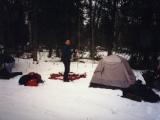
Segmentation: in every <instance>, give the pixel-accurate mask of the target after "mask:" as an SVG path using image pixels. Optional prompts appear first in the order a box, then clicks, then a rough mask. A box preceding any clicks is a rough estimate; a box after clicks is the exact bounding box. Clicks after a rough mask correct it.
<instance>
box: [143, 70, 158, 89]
mask: <svg viewBox="0 0 160 120" xmlns="http://www.w3.org/2000/svg"><path fill="white" fill-rule="evenodd" d="M142 76H143V78H144V80H145V81H146V85H147V86H148V87H150V88H154V89H156V90H158V91H160V69H158V70H156V71H146V72H144V73H143V74H142Z"/></svg>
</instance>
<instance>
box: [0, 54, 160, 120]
mask: <svg viewBox="0 0 160 120" xmlns="http://www.w3.org/2000/svg"><path fill="white" fill-rule="evenodd" d="M42 57H43V56H42ZM96 65H97V64H96V63H93V62H91V61H89V60H88V61H87V60H86V63H77V62H73V63H72V64H71V71H73V72H76V73H84V72H86V73H87V78H83V79H80V80H77V81H74V82H69V83H64V82H62V81H58V80H49V79H48V77H49V75H50V74H51V73H58V72H62V71H63V70H64V68H63V64H62V63H61V62H55V61H53V60H52V61H51V60H50V61H49V60H48V62H46V61H44V60H41V61H40V63H39V64H38V65H37V64H32V60H31V59H30V60H27V59H16V65H15V68H14V71H22V72H23V73H24V74H26V73H28V72H33V71H34V72H38V73H40V74H41V75H42V78H43V80H45V83H44V84H42V85H40V86H38V87H25V86H19V85H18V80H19V78H20V76H17V77H15V78H13V79H10V80H0V120H160V114H159V113H160V103H147V102H136V101H132V100H129V99H125V98H121V97H120V96H121V95H122V92H121V91H120V90H109V89H99V88H88V85H89V82H90V80H91V77H92V74H93V72H94V70H95V67H96ZM135 74H136V76H137V78H139V79H143V78H142V77H141V75H140V72H137V71H135Z"/></svg>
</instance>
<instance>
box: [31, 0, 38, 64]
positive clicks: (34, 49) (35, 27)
mask: <svg viewBox="0 0 160 120" xmlns="http://www.w3.org/2000/svg"><path fill="white" fill-rule="evenodd" d="M32 23H33V24H32V32H33V41H32V42H33V62H37V63H38V57H37V49H38V41H37V5H36V3H34V2H33V13H32Z"/></svg>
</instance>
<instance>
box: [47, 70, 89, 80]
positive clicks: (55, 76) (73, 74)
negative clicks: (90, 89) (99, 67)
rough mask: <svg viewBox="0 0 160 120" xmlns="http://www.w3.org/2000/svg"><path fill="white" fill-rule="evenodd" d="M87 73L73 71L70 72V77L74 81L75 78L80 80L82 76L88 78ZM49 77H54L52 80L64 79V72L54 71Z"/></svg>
mask: <svg viewBox="0 0 160 120" xmlns="http://www.w3.org/2000/svg"><path fill="white" fill-rule="evenodd" d="M86 76H87V75H86V73H83V74H76V73H73V72H70V73H69V75H68V79H69V80H71V81H74V80H79V79H80V78H86ZM49 79H52V80H63V73H60V72H59V73H57V74H56V73H53V74H51V75H50V77H49Z"/></svg>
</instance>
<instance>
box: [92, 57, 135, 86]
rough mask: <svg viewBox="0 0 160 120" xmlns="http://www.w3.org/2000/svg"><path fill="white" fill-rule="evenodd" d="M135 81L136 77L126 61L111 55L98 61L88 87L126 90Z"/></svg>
mask: <svg viewBox="0 0 160 120" xmlns="http://www.w3.org/2000/svg"><path fill="white" fill-rule="evenodd" d="M135 81H136V77H135V76H134V74H133V72H132V70H131V67H130V66H129V64H128V61H127V60H126V59H124V58H122V57H120V56H117V55H111V56H107V57H105V58H103V59H102V60H100V62H99V64H98V66H97V68H96V70H95V72H94V74H93V77H92V80H91V82H90V87H107V88H113V89H114V88H128V87H129V86H130V85H132V84H134V83H135Z"/></svg>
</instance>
